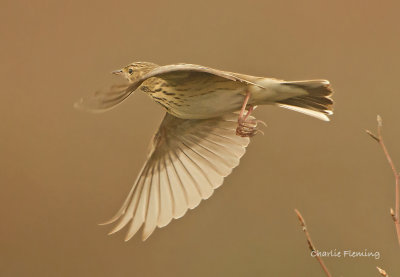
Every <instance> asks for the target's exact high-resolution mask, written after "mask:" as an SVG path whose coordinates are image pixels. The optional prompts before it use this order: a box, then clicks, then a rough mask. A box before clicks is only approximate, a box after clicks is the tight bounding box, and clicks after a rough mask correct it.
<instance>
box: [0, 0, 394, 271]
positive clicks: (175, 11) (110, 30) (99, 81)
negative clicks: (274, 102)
mask: <svg viewBox="0 0 400 277" xmlns="http://www.w3.org/2000/svg"><path fill="white" fill-rule="evenodd" d="M399 8H400V5H399V4H398V1H385V2H378V1H375V2H374V1H369V2H368V3H367V2H365V1H329V2H328V1H316V0H315V1H302V2H300V1H247V2H245V1H241V2H239V1H208V0H205V1H158V2H157V1H132V0H131V1H112V2H111V1H110V2H108V3H107V2H105V1H96V2H95V1H92V2H85V1H4V0H3V1H2V8H1V11H0V18H1V19H0V21H1V24H0V34H1V46H0V47H1V51H0V60H1V65H0V80H1V86H2V87H1V93H0V103H1V104H0V106H1V109H0V116H1V118H2V120H1V122H2V123H1V125H0V132H1V136H0V155H1V158H0V185H1V193H0V218H1V228H0V275H1V276H277V275H279V276H323V274H322V272H321V269H320V268H319V266H318V264H317V262H316V261H315V260H314V259H312V258H311V257H310V255H309V252H308V250H307V246H306V241H305V238H304V235H303V233H302V231H301V230H300V227H299V224H298V221H297V218H296V216H295V214H294V212H293V209H294V208H298V209H300V211H301V212H302V213H303V215H304V217H305V218H306V221H307V223H308V225H309V229H310V232H311V235H312V237H313V239H314V242H315V243H316V245H317V247H318V248H319V249H321V250H331V249H332V250H334V249H337V250H339V251H344V250H348V249H350V250H354V251H357V250H364V249H367V250H370V251H380V253H381V259H380V260H375V259H374V258H354V259H351V258H328V259H326V264H327V266H328V267H329V268H330V270H331V272H332V273H333V275H334V276H378V273H377V271H376V269H375V266H377V265H378V266H381V267H383V268H385V269H386V270H387V271H388V272H389V273H390V275H391V276H398V275H400V263H399V259H400V249H399V247H398V245H397V244H396V238H395V233H394V226H393V223H392V220H391V218H390V215H389V214H388V211H389V208H390V207H392V206H393V205H394V179H393V176H392V173H391V171H390V168H389V166H388V165H387V163H386V161H385V158H384V156H383V154H382V152H381V149H380V148H379V147H378V145H377V144H376V143H375V142H374V141H372V140H371V139H370V138H369V137H368V136H367V135H366V134H365V133H364V130H363V129H365V128H371V129H373V130H375V127H376V120H375V117H376V114H377V113H379V114H381V115H382V117H383V119H384V127H385V129H384V135H385V137H386V142H387V146H388V147H389V149H390V150H391V153H392V156H393V158H394V160H395V161H396V162H397V164H398V166H399V167H400V143H399V141H400V126H399V124H398V122H399V116H400V111H399V109H398V106H399V102H400V96H399V95H400V87H399V81H398V80H399V75H400V67H399V64H400V55H399V49H400V28H399V27H400V21H399V18H398V10H399ZM132 61H153V62H156V63H158V64H169V63H177V62H188V63H197V64H202V65H207V66H211V67H216V68H220V69H225V70H229V71H236V72H241V73H246V74H252V75H260V76H271V77H276V78H283V79H287V80H297V79H311V78H327V79H329V80H330V81H331V82H332V84H333V87H334V89H335V91H336V94H335V95H334V99H335V101H336V106H335V115H334V117H333V121H332V122H331V123H328V124H327V123H324V122H320V121H318V120H315V119H313V118H309V117H306V116H303V115H301V114H298V113H295V112H291V111H286V110H278V109H275V108H271V107H261V108H259V109H258V110H257V112H256V115H257V116H258V118H259V119H262V120H264V121H266V122H267V123H268V125H269V126H268V128H266V129H265V133H266V134H265V136H261V135H260V136H257V137H255V138H254V139H253V142H252V143H251V145H250V147H249V148H248V152H247V154H246V155H245V157H244V158H243V159H242V162H241V165H240V166H239V167H238V168H236V169H235V170H234V172H233V174H232V175H231V176H229V177H228V178H227V179H226V180H225V183H224V185H223V186H222V187H221V188H219V189H218V190H217V191H216V192H215V193H214V195H213V196H212V197H211V198H210V199H209V200H207V201H204V202H202V203H201V205H200V206H199V207H198V208H196V209H195V210H193V211H190V212H188V213H187V214H186V216H184V217H183V218H182V219H180V220H174V221H173V222H172V223H171V224H170V225H168V226H167V227H166V228H163V229H158V230H156V232H155V233H154V234H153V235H152V236H151V237H150V239H149V240H148V241H146V242H145V243H143V242H141V241H140V237H139V236H137V237H134V238H133V239H132V240H131V241H129V242H128V243H125V242H123V237H124V232H120V233H118V234H116V235H114V236H111V237H108V236H107V235H106V234H107V232H108V231H109V230H110V227H111V226H107V227H102V226H98V225H97V223H100V222H102V221H104V220H106V219H108V218H109V217H110V216H112V215H113V213H114V212H116V211H117V209H118V208H119V207H120V205H121V203H122V201H123V199H124V198H125V196H126V194H127V192H128V190H129V189H130V187H131V185H132V182H133V180H134V179H135V177H136V174H137V173H138V171H139V170H140V168H141V166H142V163H143V162H144V159H145V156H146V150H147V145H148V142H149V140H150V137H151V136H152V134H153V132H154V131H155V129H156V128H157V126H158V123H159V122H160V120H161V118H162V114H163V110H162V109H161V108H160V107H159V106H158V105H156V104H155V103H153V102H152V101H151V100H150V99H148V98H147V96H145V95H143V94H141V93H137V94H135V95H132V96H131V97H130V98H129V99H128V100H127V101H126V102H124V103H123V104H122V105H121V106H119V107H118V108H117V109H114V110H112V111H110V112H107V113H104V114H98V115H93V114H86V113H83V112H80V111H77V110H74V109H73V108H72V103H73V102H74V101H76V100H77V99H79V98H80V97H81V96H82V95H87V94H89V93H91V92H92V91H95V90H97V89H99V88H102V87H104V86H107V85H109V84H110V83H111V82H112V81H113V80H115V79H114V78H115V77H113V76H111V75H110V74H109V72H110V71H111V70H114V69H117V68H120V67H121V66H123V65H125V64H127V63H130V62H132Z"/></svg>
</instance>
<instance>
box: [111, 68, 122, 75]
mask: <svg viewBox="0 0 400 277" xmlns="http://www.w3.org/2000/svg"><path fill="white" fill-rule="evenodd" d="M111 73H112V74H115V75H121V74H122V69H118V70H114V71H113V72H111Z"/></svg>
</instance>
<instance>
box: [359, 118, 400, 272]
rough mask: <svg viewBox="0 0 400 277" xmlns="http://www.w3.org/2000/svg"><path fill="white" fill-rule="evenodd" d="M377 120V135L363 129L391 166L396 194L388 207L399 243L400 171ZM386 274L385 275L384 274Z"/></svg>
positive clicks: (380, 121)
mask: <svg viewBox="0 0 400 277" xmlns="http://www.w3.org/2000/svg"><path fill="white" fill-rule="evenodd" d="M377 121H378V135H374V134H373V133H372V132H371V131H369V130H365V131H366V132H367V134H368V135H370V136H371V137H372V138H373V139H374V140H376V141H377V142H378V143H379V145H380V146H381V147H382V150H383V153H384V154H385V156H386V159H387V161H388V162H389V165H390V167H391V168H392V171H393V175H394V178H395V184H396V192H395V194H396V196H395V199H396V200H395V209H394V210H393V208H390V215H391V216H392V218H393V222H394V225H395V227H396V232H397V241H398V243H399V245H400V222H399V213H400V195H399V194H400V188H399V187H400V173H399V172H398V171H397V170H396V167H395V165H394V163H393V161H392V158H391V157H390V155H389V151H388V150H387V148H386V145H385V143H384V141H383V137H382V125H383V121H382V117H380V116H379V115H378V116H377ZM384 276H386V275H384Z"/></svg>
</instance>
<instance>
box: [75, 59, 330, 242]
mask: <svg viewBox="0 0 400 277" xmlns="http://www.w3.org/2000/svg"><path fill="white" fill-rule="evenodd" d="M112 73H113V74H115V75H118V76H122V77H124V79H125V83H123V84H118V85H113V86H111V87H110V88H109V89H107V90H105V91H97V92H95V93H94V94H93V95H91V96H88V97H83V98H81V99H80V100H79V101H77V102H76V103H75V104H74V106H75V108H78V109H81V110H85V111H88V112H95V113H96V112H104V111H107V110H110V109H112V108H114V107H116V106H117V105H118V104H120V103H122V102H123V101H124V100H125V99H126V98H127V97H128V96H129V95H131V94H132V93H133V92H135V91H142V92H144V93H146V94H147V95H148V96H150V98H151V99H153V100H154V101H155V102H157V103H158V104H160V105H161V106H162V107H163V108H164V109H165V115H164V118H163V120H162V122H161V124H160V126H159V128H158V131H157V132H156V133H155V134H154V136H153V139H152V141H151V147H150V151H149V154H148V156H147V160H146V162H145V163H144V165H143V167H142V169H141V170H140V173H139V174H138V177H137V178H136V180H135V182H134V183H133V186H132V188H131V190H130V191H129V193H128V196H127V197H126V199H125V201H124V202H123V204H122V206H121V208H120V209H119V210H118V211H117V213H116V214H115V215H114V216H113V217H112V218H111V219H110V220H108V221H107V222H104V223H103V224H110V223H114V222H116V221H118V222H117V223H116V225H115V226H114V228H113V229H112V230H111V232H110V233H109V234H113V233H115V232H117V231H120V230H121V229H122V228H124V227H125V226H127V225H129V227H128V231H127V233H126V236H125V241H128V240H129V239H131V238H132V237H133V236H134V235H135V234H136V233H137V232H138V231H139V230H140V228H141V227H142V226H143V228H142V240H143V241H144V240H146V239H147V238H148V237H149V236H150V235H151V234H152V233H153V232H154V230H155V229H156V228H157V227H159V228H161V227H164V226H166V225H168V224H169V223H170V222H171V220H172V219H178V218H181V217H182V216H183V215H184V214H185V213H186V212H187V210H188V209H194V208H195V207H197V206H198V205H199V203H200V202H201V200H203V199H207V198H209V197H210V196H211V195H212V194H213V191H214V190H215V189H216V188H218V187H219V186H221V185H222V183H223V181H224V178H225V177H226V176H228V175H229V174H230V173H231V172H232V170H233V168H235V167H236V166H238V165H239V162H240V159H241V157H242V156H243V155H244V153H245V151H246V147H247V146H248V144H249V142H250V138H251V137H253V136H254V135H256V134H257V133H259V132H261V131H260V130H259V129H258V123H260V122H261V121H259V120H256V119H255V117H254V116H253V115H252V112H253V110H254V109H255V108H256V107H257V106H260V105H274V106H279V107H282V108H286V109H290V110H293V111H297V112H300V113H303V114H306V115H309V116H312V117H315V118H318V119H320V120H323V121H329V116H330V115H332V114H333V100H332V94H333V89H332V88H331V86H330V83H329V81H328V80H323V79H320V80H303V81H284V80H279V79H275V78H266V77H256V76H251V75H245V74H239V73H234V72H229V71H223V70H218V69H214V68H211V67H206V66H201V65H195V64H186V63H177V64H171V65H164V66H160V65H157V64H155V63H152V62H133V63H131V64H128V65H127V66H124V67H123V68H121V69H118V70H115V71H113V72H112Z"/></svg>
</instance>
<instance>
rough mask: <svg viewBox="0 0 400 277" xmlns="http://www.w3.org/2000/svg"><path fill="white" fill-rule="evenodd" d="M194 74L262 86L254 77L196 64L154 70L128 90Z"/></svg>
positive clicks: (169, 66) (165, 66)
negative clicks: (148, 82)
mask: <svg viewBox="0 0 400 277" xmlns="http://www.w3.org/2000/svg"><path fill="white" fill-rule="evenodd" d="M192 72H193V73H194V72H198V73H205V74H210V75H215V76H219V77H222V78H225V79H228V80H232V81H238V82H243V83H246V84H251V85H255V86H260V85H259V84H257V83H255V82H254V81H253V79H254V77H252V76H246V75H241V74H236V73H232V72H227V71H223V70H218V69H213V68H209V67H205V66H201V65H196V64H171V65H164V66H159V67H157V68H155V69H153V70H152V71H150V72H149V73H147V74H146V75H144V76H143V77H142V78H140V79H138V80H135V81H134V82H133V83H132V84H131V85H130V87H129V88H128V89H129V90H132V91H135V90H136V89H137V88H138V87H140V85H141V84H142V83H143V82H144V81H145V80H147V79H149V78H151V77H159V78H162V79H165V80H168V79H175V78H176V77H177V75H178V74H180V73H181V74H182V73H192Z"/></svg>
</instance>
